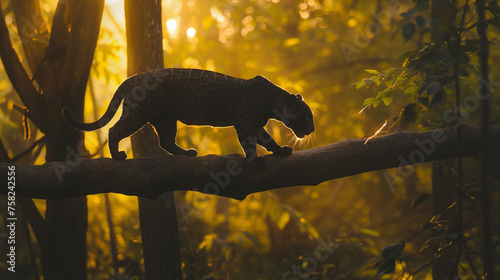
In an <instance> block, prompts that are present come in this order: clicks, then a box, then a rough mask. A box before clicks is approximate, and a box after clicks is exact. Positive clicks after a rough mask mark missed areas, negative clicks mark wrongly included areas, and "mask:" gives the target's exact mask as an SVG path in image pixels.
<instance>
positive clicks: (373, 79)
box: [372, 76, 381, 86]
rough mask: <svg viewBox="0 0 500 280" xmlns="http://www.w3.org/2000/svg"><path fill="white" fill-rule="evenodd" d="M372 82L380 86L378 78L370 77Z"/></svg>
mask: <svg viewBox="0 0 500 280" xmlns="http://www.w3.org/2000/svg"><path fill="white" fill-rule="evenodd" d="M372 81H373V82H374V83H375V84H377V86H380V83H381V81H380V77H379V76H373V77H372Z"/></svg>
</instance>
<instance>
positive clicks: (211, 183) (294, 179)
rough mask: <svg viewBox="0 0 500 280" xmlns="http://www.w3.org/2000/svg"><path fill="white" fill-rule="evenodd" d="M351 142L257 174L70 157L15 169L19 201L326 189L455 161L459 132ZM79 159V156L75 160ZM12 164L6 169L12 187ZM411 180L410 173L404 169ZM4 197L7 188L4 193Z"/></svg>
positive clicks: (471, 139)
mask: <svg viewBox="0 0 500 280" xmlns="http://www.w3.org/2000/svg"><path fill="white" fill-rule="evenodd" d="M490 128H491V141H490V143H491V145H492V146H491V147H489V148H490V149H491V150H493V149H498V148H500V126H491V127H490ZM461 131H462V156H466V157H468V156H475V155H476V154H477V152H478V150H479V143H480V142H479V139H480V137H479V135H480V130H479V128H478V127H474V126H462V129H461ZM365 142H366V139H347V140H342V141H340V142H338V143H334V144H329V145H326V146H322V147H318V148H314V149H310V150H305V151H297V152H294V153H292V155H290V156H288V157H278V156H274V155H267V156H264V162H265V167H264V168H263V169H254V168H252V167H251V166H249V164H248V163H247V162H246V161H245V160H244V159H243V158H242V156H241V155H237V154H233V155H225V156H217V155H207V156H202V157H195V158H192V157H185V156H163V157H153V158H139V159H130V160H125V161H118V160H113V159H109V158H101V159H82V158H77V157H70V158H68V161H66V162H48V163H45V164H44V165H38V166H35V165H16V166H15V173H16V174H15V181H16V189H15V190H16V196H23V197H32V198H45V199H57V198H64V197H71V196H80V195H88V194H97V193H106V192H114V193H121V194H126V195H136V196H141V197H148V198H154V197H156V196H157V195H159V194H161V193H163V192H168V191H175V190H194V191H199V192H204V193H211V194H216V195H220V196H226V197H230V198H234V199H239V200H243V199H244V198H245V197H246V196H247V195H249V194H251V193H255V192H261V191H266V190H272V189H276V188H282V187H290V186H299V185H317V184H319V183H321V182H324V181H328V180H332V179H336V178H341V177H346V176H350V175H354V174H359V173H363V172H368V171H375V170H382V169H386V168H392V167H402V166H406V165H411V164H418V163H421V162H428V161H434V160H441V159H446V158H453V157H457V155H458V143H457V132H456V131H453V130H449V129H437V130H433V131H426V132H416V131H397V132H395V133H391V134H388V135H384V136H379V137H375V138H372V139H370V140H369V141H368V142H366V143H365ZM74 154H75V155H76V153H74ZM8 166H9V165H8V164H4V163H1V164H0V178H1V179H0V181H1V182H7V178H6V176H7V173H8ZM398 170H399V171H400V176H402V177H404V176H409V175H408V169H407V168H401V169H398ZM0 190H1V191H0V193H3V194H6V193H7V191H8V190H7V188H6V187H2V188H0Z"/></svg>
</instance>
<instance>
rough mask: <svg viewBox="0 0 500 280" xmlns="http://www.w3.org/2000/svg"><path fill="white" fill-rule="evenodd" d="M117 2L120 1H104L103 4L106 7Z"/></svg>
mask: <svg viewBox="0 0 500 280" xmlns="http://www.w3.org/2000/svg"><path fill="white" fill-rule="evenodd" d="M118 1H120V0H106V1H105V4H106V5H108V6H110V5H113V4H115V3H116V2H118Z"/></svg>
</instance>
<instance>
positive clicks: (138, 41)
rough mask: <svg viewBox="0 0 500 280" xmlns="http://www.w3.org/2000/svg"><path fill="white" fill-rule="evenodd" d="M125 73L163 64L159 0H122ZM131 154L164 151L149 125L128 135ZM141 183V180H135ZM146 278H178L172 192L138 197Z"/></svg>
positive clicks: (179, 277)
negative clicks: (123, 0)
mask: <svg viewBox="0 0 500 280" xmlns="http://www.w3.org/2000/svg"><path fill="white" fill-rule="evenodd" d="M125 18H126V30H127V74H128V75H129V76H131V75H134V74H137V73H140V72H146V71H150V70H153V69H162V68H163V47H162V39H163V36H162V24H161V1H160V0H153V1H147V2H144V1H142V0H126V1H125ZM131 139H132V150H133V152H134V158H139V157H148V156H154V155H159V154H162V153H164V151H163V150H162V149H160V148H159V147H158V137H157V135H156V133H155V131H154V129H153V127H152V126H151V125H147V126H146V127H144V128H143V129H141V130H140V131H138V132H137V133H135V134H134V135H133V136H132V138H131ZM139 185H141V184H139ZM138 202H139V220H140V224H141V236H142V248H143V255H144V266H145V270H146V273H145V275H146V279H182V270H181V260H180V248H179V236H178V231H177V216H176V212H175V202H174V193H173V192H165V193H162V194H161V195H159V196H158V197H157V198H156V199H154V200H153V199H148V198H143V197H139V199H138Z"/></svg>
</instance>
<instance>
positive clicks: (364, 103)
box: [363, 97, 375, 105]
mask: <svg viewBox="0 0 500 280" xmlns="http://www.w3.org/2000/svg"><path fill="white" fill-rule="evenodd" d="M374 100H375V98H373V97H369V98H367V99H365V101H364V102H363V105H368V104H371V103H373V101H374Z"/></svg>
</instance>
